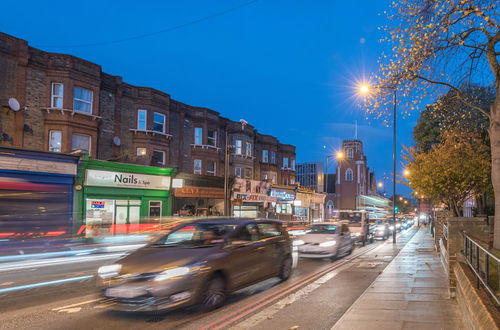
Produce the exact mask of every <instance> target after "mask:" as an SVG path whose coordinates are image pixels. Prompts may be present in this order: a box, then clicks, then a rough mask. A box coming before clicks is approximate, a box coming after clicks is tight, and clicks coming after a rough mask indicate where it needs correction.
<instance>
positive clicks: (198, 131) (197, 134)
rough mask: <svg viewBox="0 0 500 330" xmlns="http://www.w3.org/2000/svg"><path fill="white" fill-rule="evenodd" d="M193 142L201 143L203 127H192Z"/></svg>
mask: <svg viewBox="0 0 500 330" xmlns="http://www.w3.org/2000/svg"><path fill="white" fill-rule="evenodd" d="M194 144H198V145H201V144H203V128H201V127H195V128H194Z"/></svg>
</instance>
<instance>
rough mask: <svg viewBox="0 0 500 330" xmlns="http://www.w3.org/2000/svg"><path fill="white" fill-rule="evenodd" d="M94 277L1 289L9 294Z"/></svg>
mask: <svg viewBox="0 0 500 330" xmlns="http://www.w3.org/2000/svg"><path fill="white" fill-rule="evenodd" d="M93 277H94V275H87V276H79V277H70V278H64V279H61V280H55V281H48V282H39V283H33V284H26V285H20V286H14V287H10V288H5V289H0V293H7V292H12V291H19V290H26V289H34V288H40V287H44V286H51V285H57V284H63V283H68V282H76V281H83V280H88V279H91V278H93Z"/></svg>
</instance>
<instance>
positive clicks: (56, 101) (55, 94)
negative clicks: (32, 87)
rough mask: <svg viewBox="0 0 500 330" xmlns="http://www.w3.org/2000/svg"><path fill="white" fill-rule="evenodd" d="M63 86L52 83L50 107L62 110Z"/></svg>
mask: <svg viewBox="0 0 500 330" xmlns="http://www.w3.org/2000/svg"><path fill="white" fill-rule="evenodd" d="M63 96H64V85H63V84H61V83H52V99H51V102H50V106H51V107H52V108H59V109H62V108H63V99H64V97H63Z"/></svg>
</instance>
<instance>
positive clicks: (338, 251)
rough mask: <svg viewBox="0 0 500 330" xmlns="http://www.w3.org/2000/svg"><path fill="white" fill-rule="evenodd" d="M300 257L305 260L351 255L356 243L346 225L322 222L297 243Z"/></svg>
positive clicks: (315, 225)
mask: <svg viewBox="0 0 500 330" xmlns="http://www.w3.org/2000/svg"><path fill="white" fill-rule="evenodd" d="M295 244H296V245H298V247H299V256H300V257H304V258H330V259H332V260H335V259H337V258H338V257H340V256H343V255H348V254H351V252H352V250H353V249H354V242H353V239H352V238H351V233H350V232H349V226H348V225H347V224H346V223H338V222H321V223H315V224H314V225H312V226H311V231H310V232H309V233H307V234H305V235H302V236H300V239H298V240H297V241H296V242H295Z"/></svg>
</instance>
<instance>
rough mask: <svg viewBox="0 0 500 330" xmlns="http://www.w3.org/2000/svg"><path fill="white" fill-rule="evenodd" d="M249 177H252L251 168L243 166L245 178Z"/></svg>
mask: <svg viewBox="0 0 500 330" xmlns="http://www.w3.org/2000/svg"><path fill="white" fill-rule="evenodd" d="M251 178H252V169H251V168H245V179H251Z"/></svg>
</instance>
